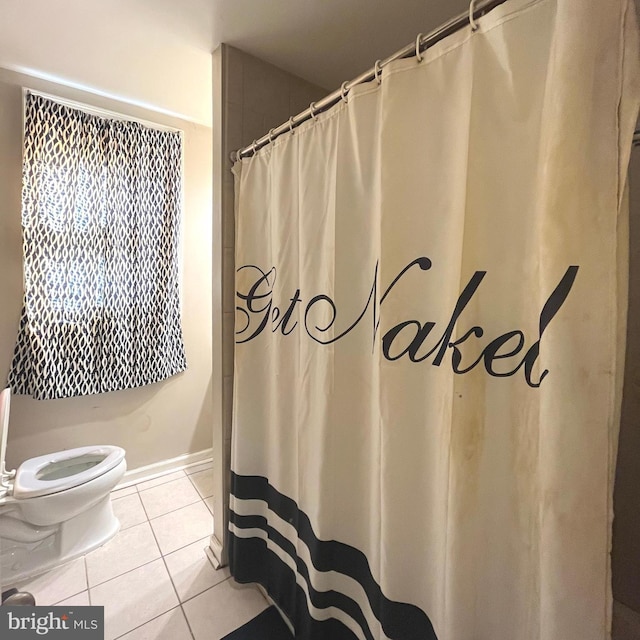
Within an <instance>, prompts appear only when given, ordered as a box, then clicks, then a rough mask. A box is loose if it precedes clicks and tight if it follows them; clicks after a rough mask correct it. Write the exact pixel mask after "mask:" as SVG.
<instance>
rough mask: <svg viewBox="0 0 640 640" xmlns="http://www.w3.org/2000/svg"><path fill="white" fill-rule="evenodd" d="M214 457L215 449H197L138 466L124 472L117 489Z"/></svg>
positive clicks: (180, 469)
mask: <svg viewBox="0 0 640 640" xmlns="http://www.w3.org/2000/svg"><path fill="white" fill-rule="evenodd" d="M212 459H213V449H204V450H203V451H196V452H195V453H185V454H184V455H181V456H178V457H177V458H170V459H169V460H161V461H160V462H154V463H153V464H148V465H146V466H144V467H138V468H137V469H130V470H129V471H127V472H126V473H125V474H124V477H123V478H122V481H121V482H120V484H118V486H117V487H116V489H124V488H125V487H129V486H131V485H132V484H138V482H144V481H145V480H153V479H154V478H158V477H160V476H164V475H166V474H167V473H172V472H174V471H182V470H183V469H187V468H188V467H191V466H193V465H196V464H202V463H203V462H209V461H211V460H212Z"/></svg>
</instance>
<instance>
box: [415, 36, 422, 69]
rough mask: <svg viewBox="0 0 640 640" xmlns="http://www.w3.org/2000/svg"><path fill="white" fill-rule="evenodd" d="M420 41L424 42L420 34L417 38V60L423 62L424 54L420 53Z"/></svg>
mask: <svg viewBox="0 0 640 640" xmlns="http://www.w3.org/2000/svg"><path fill="white" fill-rule="evenodd" d="M420 40H422V34H421V33H419V34H418V37H417V38H416V60H417V61H418V62H422V54H421V53H420Z"/></svg>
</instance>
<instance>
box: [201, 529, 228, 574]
mask: <svg viewBox="0 0 640 640" xmlns="http://www.w3.org/2000/svg"><path fill="white" fill-rule="evenodd" d="M205 553H206V554H207V558H209V562H211V564H212V565H213V568H214V569H221V568H222V567H224V566H226V564H227V563H226V562H225V559H224V557H223V555H224V554H223V553H222V544H221V543H220V540H218V538H216V537H215V536H211V538H210V539H209V546H207V547H206V548H205Z"/></svg>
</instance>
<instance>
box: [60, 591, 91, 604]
mask: <svg viewBox="0 0 640 640" xmlns="http://www.w3.org/2000/svg"><path fill="white" fill-rule="evenodd" d="M88 606H89V592H88V591H83V592H82V593H78V594H77V595H75V596H71V597H70V598H67V599H66V600H63V601H62V602H56V607H88Z"/></svg>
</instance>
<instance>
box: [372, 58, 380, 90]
mask: <svg viewBox="0 0 640 640" xmlns="http://www.w3.org/2000/svg"><path fill="white" fill-rule="evenodd" d="M373 74H374V77H375V79H376V82H377V83H378V84H380V83H381V82H382V67H381V66H380V60H376V63H375V65H374V66H373Z"/></svg>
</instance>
